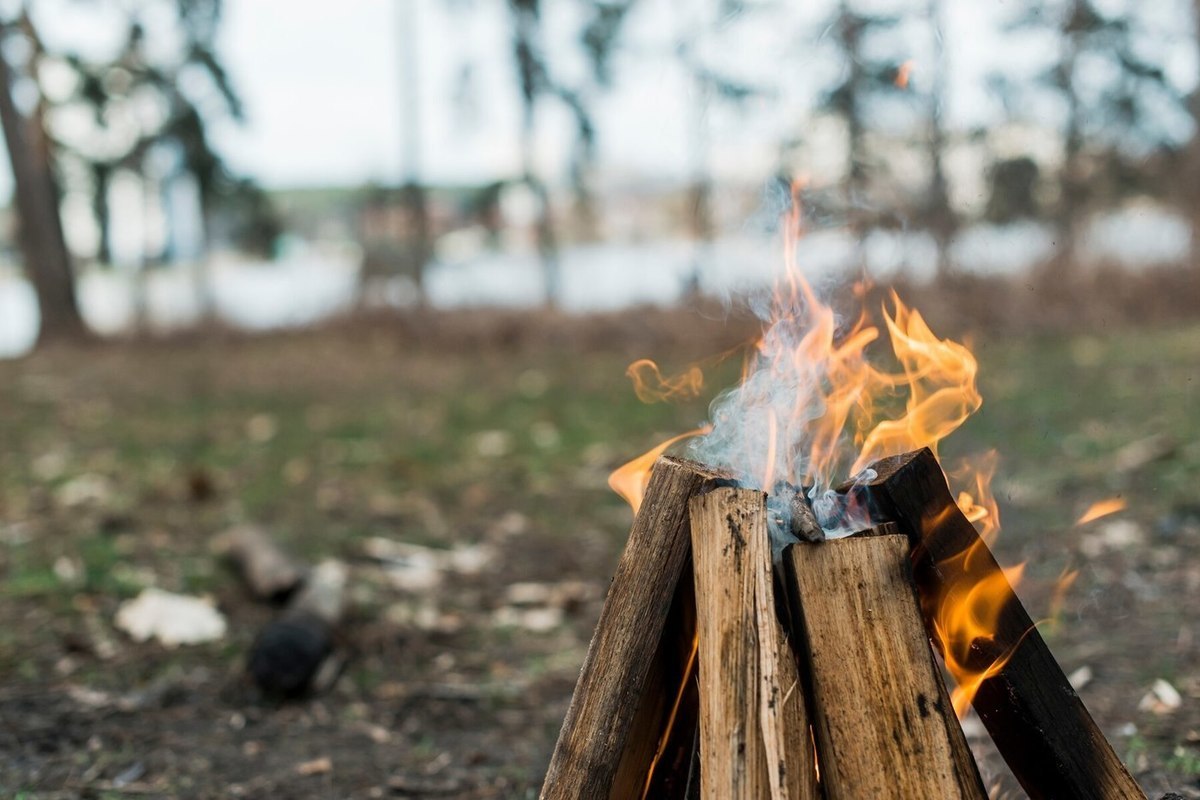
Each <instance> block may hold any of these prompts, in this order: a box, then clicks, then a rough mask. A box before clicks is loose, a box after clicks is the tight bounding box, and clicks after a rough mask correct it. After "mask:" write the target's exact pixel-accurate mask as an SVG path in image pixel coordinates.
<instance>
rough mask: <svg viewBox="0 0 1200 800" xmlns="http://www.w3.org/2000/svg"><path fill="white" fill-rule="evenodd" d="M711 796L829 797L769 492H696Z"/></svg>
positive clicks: (695, 549)
mask: <svg viewBox="0 0 1200 800" xmlns="http://www.w3.org/2000/svg"><path fill="white" fill-rule="evenodd" d="M691 523H692V553H693V567H694V570H695V583H696V620H697V623H696V627H697V633H698V637H699V693H700V763H701V764H702V765H703V769H704V772H703V780H702V781H701V793H700V796H701V797H702V798H708V799H709V800H725V799H726V798H729V799H731V800H736V798H759V797H772V798H780V799H781V800H782V799H785V798H786V799H787V800H800V799H802V800H810V798H817V797H819V796H820V790H819V788H818V785H817V780H816V770H815V768H814V763H813V751H812V742H811V739H810V736H809V725H808V718H807V712H806V710H805V707H804V691H803V689H802V688H801V687H800V685H799V676H798V673H797V669H796V661H795V656H794V655H793V653H792V651H791V648H790V647H789V646H788V643H787V641H786V639H785V638H784V635H783V631H782V628H781V626H780V624H779V620H778V617H777V615H776V611H775V597H774V588H773V583H774V581H773V577H772V569H771V546H770V541H769V539H768V534H767V507H766V495H764V494H763V493H762V492H758V491H753V490H748V489H731V488H722V489H716V490H714V491H711V492H708V493H706V494H702V495H699V496H697V497H695V498H693V499H692V501H691Z"/></svg>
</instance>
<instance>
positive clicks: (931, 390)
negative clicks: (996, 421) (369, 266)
mask: <svg viewBox="0 0 1200 800" xmlns="http://www.w3.org/2000/svg"><path fill="white" fill-rule="evenodd" d="M802 230H803V219H802V216H801V211H800V203H799V197H798V187H794V188H793V193H792V207H791V211H790V213H789V214H788V215H787V217H786V219H785V228H784V254H785V257H784V274H783V278H782V279H781V280H780V281H779V282H778V284H777V286H776V287H775V290H774V291H773V292H772V294H771V295H770V297H769V298H768V299H767V300H766V301H765V302H763V303H760V305H759V307H757V308H756V309H755V310H756V311H757V312H758V313H759V316H760V317H761V318H762V319H763V322H764V327H763V334H762V336H761V337H760V338H759V339H758V340H757V341H756V342H755V343H754V345H753V346H752V347H751V348H749V350H748V352H747V353H746V356H745V361H744V366H743V370H742V379H741V382H740V383H739V384H738V385H737V386H736V387H734V388H731V389H728V390H726V391H724V392H722V393H721V394H720V395H718V396H717V398H716V399H715V400H714V401H713V404H712V408H711V416H712V421H711V424H710V425H706V426H704V427H701V428H697V429H696V430H693V431H690V432H688V433H685V434H681V435H680V436H676V437H674V438H672V439H669V440H667V441H666V442H663V443H662V444H660V445H659V446H657V447H655V448H654V449H653V450H651V451H649V452H648V453H646V454H644V455H642V456H640V457H638V458H636V459H634V460H633V461H630V462H629V463H628V464H625V465H624V466H622V467H620V468H619V469H618V470H616V472H614V473H613V475H612V476H611V478H610V479H609V484H610V486H612V488H613V489H614V490H615V491H616V492H617V493H618V494H620V495H621V496H622V497H624V498H625V499H626V500H627V501H628V502H629V503H630V505H631V506H632V507H633V508H634V511H635V512H636V511H637V509H638V507H639V505H640V501H641V497H642V494H643V493H644V491H645V487H646V485H647V482H648V481H649V476H650V469H651V467H652V466H653V464H654V462H655V461H656V460H657V458H658V457H659V456H660V455H662V453H664V452H665V451H666V450H667V448H669V447H670V446H671V445H673V444H675V443H676V442H679V441H681V440H684V439H690V440H691V441H690V442H689V445H688V452H689V454H690V455H693V456H695V457H696V458H697V459H699V460H700V461H703V462H706V463H710V464H717V465H721V466H722V467H725V468H727V469H728V470H729V471H730V472H732V474H733V475H734V476H735V477H736V478H737V479H738V480H739V482H740V483H741V484H742V485H744V486H747V487H758V488H760V489H762V490H763V491H766V492H768V493H769V495H770V498H769V499H768V510H769V511H770V535H771V539H772V545H773V551H774V552H775V554H776V556H778V554H779V553H780V551H781V550H782V549H783V547H785V546H786V545H787V544H789V543H791V542H794V541H797V535H796V531H798V530H799V529H801V528H803V525H801V524H799V521H797V520H794V519H793V517H794V515H795V513H796V509H797V508H798V505H797V499H796V498H797V497H798V498H799V499H800V500H799V502H800V503H801V504H803V505H807V506H808V507H810V508H811V509H812V511H813V512H814V514H815V519H816V521H817V523H819V525H820V528H821V529H822V530H821V531H820V532H819V533H823V535H824V536H825V537H829V538H837V537H842V536H846V535H849V534H851V533H854V532H856V531H858V530H861V529H864V528H867V527H870V525H871V524H872V520H871V519H870V515H869V513H868V510H867V509H866V508H865V507H864V506H863V504H862V503H856V502H850V503H847V501H846V495H844V494H839V493H838V492H837V491H835V487H837V486H838V484H840V483H841V482H842V479H843V478H844V476H845V475H847V474H850V475H853V476H855V478H854V480H855V481H857V482H866V481H869V480H870V479H871V478H873V477H874V476H873V475H871V474H869V470H868V471H866V472H863V471H864V469H865V468H866V467H867V465H869V464H871V463H873V462H875V461H876V460H878V459H880V458H883V457H886V456H892V455H897V454H900V453H904V452H908V451H913V450H919V449H921V448H926V447H927V448H929V449H930V450H932V451H933V452H934V453H935V454H936V452H937V447H938V444H939V442H941V440H942V439H944V438H945V437H946V436H948V435H950V434H951V433H953V432H954V431H955V430H957V429H958V428H959V427H960V426H961V425H962V424H963V423H964V422H965V421H966V420H967V418H968V417H970V416H971V414H973V413H974V412H975V411H977V410H978V409H979V407H980V405H981V404H982V398H981V397H980V394H979V391H978V389H977V386H976V374H977V371H978V364H977V362H976V359H975V356H974V355H973V354H972V353H971V351H970V350H969V349H968V348H967V347H966V346H965V345H963V344H961V343H959V342H954V341H951V340H949V339H940V338H938V337H937V336H936V335H935V334H934V333H933V331H932V330H930V328H929V326H928V325H927V324H926V322H925V320H924V318H923V317H922V316H921V314H920V312H918V311H917V310H915V309H913V308H910V307H908V306H906V305H905V304H904V303H903V301H901V299H900V298H899V297H898V296H897V295H895V294H894V293H893V294H892V296H891V303H890V308H889V307H888V306H887V305H885V306H884V307H883V308H882V309H880V314H879V317H880V318H881V319H880V320H876V319H874V318H873V317H872V315H871V314H870V313H868V311H867V310H866V309H864V310H863V311H862V312H861V313H859V314H858V315H857V316H856V317H854V318H853V319H852V320H843V319H841V318H839V315H838V314H837V313H836V312H835V310H834V309H833V307H832V306H830V305H829V304H826V303H824V302H822V301H821V300H820V299H819V297H818V296H817V293H816V291H815V290H814V289H813V287H812V286H811V285H810V284H809V283H808V282H807V281H806V280H805V279H804V278H803V276H802V275H801V273H800V270H799V269H798V268H797V265H796V263H795V252H796V242H797V240H798V237H799V236H800V235H801V233H802ZM855 288H856V293H857V294H859V295H862V294H863V293H864V292H863V288H864V287H863V286H861V285H859V286H857V287H855ZM884 332H886V340H885V341H886V345H887V348H888V349H889V350H890V353H889V354H888V358H887V362H888V365H887V366H879V365H877V364H876V363H874V362H873V361H872V360H871V358H870V356H869V353H868V350H869V349H870V348H871V346H872V345H876V343H877V342H878V340H880V339H881V334H882V333H884ZM883 344H884V342H879V343H878V345H877V347H876V348H875V349H882V345H883ZM628 374H629V376H630V377H631V378H632V379H633V381H634V386H635V390H636V391H637V394H638V396H639V397H640V398H641V399H643V400H646V401H657V400H669V399H671V398H675V397H694V396H696V395H697V394H698V393H699V392H700V390H701V388H702V386H703V373H702V370H701V368H700V367H698V366H693V367H690V368H689V369H688V370H686V371H685V372H684V373H682V374H681V375H677V376H664V375H663V374H662V373H661V372H660V371H659V369H658V367H657V365H655V364H654V362H652V361H649V360H645V359H644V360H641V361H637V362H635V363H634V364H633V365H631V366H630V368H629V371H628ZM995 461H996V458H995V453H994V452H992V453H988V454H985V455H982V456H980V457H978V458H975V459H971V460H969V461H968V462H965V463H964V464H963V465H962V466H961V467H960V468H959V469H956V470H954V471H952V472H951V474H950V475H949V479H950V482H951V487H952V488H953V489H954V491H955V497H956V501H957V504H958V507H959V509H961V510H962V512H963V513H964V514H965V515H966V516H967V518H968V519H970V520H971V521H972V522H973V523H975V525H976V526H977V528H978V529H979V531H980V534H981V536H982V540H983V542H985V543H988V544H990V543H991V542H993V541H994V539H995V537H996V535H997V533H998V531H999V526H1000V520H999V512H998V509H997V507H996V503H995V500H994V498H993V496H992V492H991V490H990V482H991V479H992V476H993V474H994V472H995ZM856 496H857V495H855V494H854V493H851V495H850V497H852V498H853V497H856ZM1104 512H1105V509H1103V508H1101V509H1093V510H1092V511H1089V514H1094V515H1099V514H1100V513H1104ZM1085 516H1086V515H1085ZM1091 518H1095V517H1094V516H1093V517H1091ZM954 561H955V562H956V563H946V564H943V565H942V568H943V569H944V571H945V572H946V573H947V574H951V575H957V576H960V577H959V579H956V580H954V581H952V582H950V583H949V584H948V587H947V589H946V590H945V591H944V592H943V593H942V595H941V596H940V597H938V598H936V600H935V602H936V606H937V607H936V608H935V609H929V610H930V612H931V614H930V618H931V619H934V620H936V624H935V626H934V627H935V635H936V637H937V639H938V642H937V644H938V645H939V649H940V651H941V652H942V655H943V657H944V659H945V663H946V666H947V668H948V670H949V671H950V673H951V674H952V675H953V677H954V679H955V681H956V682H957V684H958V688H957V690H956V691H955V694H954V706H955V709H956V710H957V711H958V712H959V714H960V715H961V714H962V713H965V711H966V709H967V707H968V706H969V705H970V702H971V699H972V697H973V696H974V693H975V690H976V689H977V688H978V686H979V684H980V683H982V682H983V681H984V680H986V679H987V678H988V677H989V676H990V675H991V674H994V672H995V671H996V670H997V669H999V668H1000V667H1002V666H1003V664H1004V662H1005V660H1006V658H1007V657H1008V655H1009V652H994V648H989V647H988V642H989V641H990V639H991V638H992V635H993V631H994V628H995V622H996V618H997V615H998V614H999V613H1000V606H1001V605H1002V604H1003V602H1004V601H1005V600H1006V599H1007V597H1008V596H1009V587H1010V585H1015V583H1016V582H1017V581H1018V580H1019V579H1020V576H1021V571H1022V568H1021V566H1017V567H1014V568H1010V569H1007V570H1004V571H1003V572H1002V573H997V574H995V575H992V574H977V573H976V571H975V570H974V569H973V567H974V564H973V562H972V552H971V551H967V552H965V553H961V554H959V555H958V556H956V558H955V559H954Z"/></svg>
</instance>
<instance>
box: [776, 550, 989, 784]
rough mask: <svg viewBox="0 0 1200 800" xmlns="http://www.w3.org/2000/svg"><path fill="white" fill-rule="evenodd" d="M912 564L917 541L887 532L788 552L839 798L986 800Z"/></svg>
mask: <svg viewBox="0 0 1200 800" xmlns="http://www.w3.org/2000/svg"><path fill="white" fill-rule="evenodd" d="M891 530H892V531H895V529H894V528H892V529H891ZM908 556H909V547H908V541H907V539H906V538H905V537H904V536H903V535H901V534H899V533H898V532H891V533H889V532H888V531H887V528H884V529H875V530H872V531H870V532H867V533H864V534H858V535H855V536H851V537H848V538H844V539H834V540H831V541H827V542H823V543H814V544H808V543H803V542H802V543H799V544H795V545H792V546H791V547H789V548H788V549H787V550H786V551H785V552H784V567H785V569H786V571H787V577H786V579H785V583H786V585H787V588H788V591H789V594H790V595H791V605H792V615H793V619H794V620H795V621H796V623H797V627H798V628H799V630H798V631H796V632H795V635H796V636H797V638H798V639H800V640H801V641H802V642H803V650H804V652H805V654H806V656H807V661H808V667H809V670H810V684H811V689H810V696H811V698H812V708H813V731H814V735H815V739H816V745H817V757H818V759H819V762H820V768H821V781H822V784H823V786H824V789H825V796H826V797H827V798H829V800H842V799H843V798H859V797H871V798H896V800H906V798H913V797H931V798H932V797H937V798H970V800H983V799H984V798H986V797H987V793H986V792H985V791H984V788H983V783H982V781H981V780H980V777H979V772H978V770H977V768H976V766H975V762H974V760H973V759H972V757H971V754H970V750H969V749H968V747H967V742H966V739H965V738H964V736H963V732H962V728H961V727H960V726H959V724H958V720H957V719H955V717H954V712H953V710H952V708H951V705H950V697H949V695H948V694H947V692H946V687H945V685H944V684H943V683H942V680H941V673H940V670H939V668H938V665H937V662H936V661H935V659H934V656H933V651H932V650H931V649H930V647H929V641H928V639H927V637H926V634H925V627H924V624H923V623H922V620H921V612H920V609H919V607H918V605H917V597H916V592H915V591H914V586H913V579H912V573H911V568H910V566H909V558H908Z"/></svg>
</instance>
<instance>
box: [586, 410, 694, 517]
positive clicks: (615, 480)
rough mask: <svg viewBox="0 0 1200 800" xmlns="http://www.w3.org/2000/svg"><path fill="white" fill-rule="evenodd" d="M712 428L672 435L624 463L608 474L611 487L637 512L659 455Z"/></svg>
mask: <svg viewBox="0 0 1200 800" xmlns="http://www.w3.org/2000/svg"><path fill="white" fill-rule="evenodd" d="M710 430H712V428H711V427H709V426H707V425H703V426H701V427H699V428H696V429H695V430H693V431H688V432H687V433H681V434H679V435H678V436H672V437H671V438H670V439H667V440H666V441H665V442H663V443H662V444H660V445H658V446H656V447H653V448H651V449H650V450H648V451H646V452H645V453H643V454H642V455H640V456H638V457H637V458H635V459H633V460H632V461H629V462H627V463H625V464H622V465H621V466H620V467H617V469H616V470H615V471H614V472H613V473H612V474H611V475H609V476H608V486H609V488H610V489H612V490H613V491H614V492H616V493H617V494H619V495H621V497H623V498H625V502H627V503H629V505H630V506H631V507H632V508H633V513H634V514H636V513H637V512H638V509H639V508H641V507H642V497H643V496H645V494H646V486H647V485H648V484H649V483H650V472H651V470H653V469H654V462H655V461H658V457H659V456H661V455H662V454H663V453H665V452H667V448H668V447H670V446H671V445H673V444H675V443H676V442H679V441H682V440H684V439H688V438H691V437H692V436H702V435H704V434H706V433H708V432H709V431H710Z"/></svg>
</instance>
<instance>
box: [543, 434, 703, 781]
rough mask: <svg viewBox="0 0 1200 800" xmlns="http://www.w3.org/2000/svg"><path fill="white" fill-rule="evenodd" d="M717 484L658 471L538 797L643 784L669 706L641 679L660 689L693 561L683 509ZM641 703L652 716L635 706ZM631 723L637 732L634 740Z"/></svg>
mask: <svg viewBox="0 0 1200 800" xmlns="http://www.w3.org/2000/svg"><path fill="white" fill-rule="evenodd" d="M716 477H718V473H717V472H716V471H715V470H712V469H710V468H708V467H705V466H703V465H700V464H696V463H694V462H689V461H686V460H683V459H677V458H672V457H669V456H668V457H663V458H661V459H659V461H658V462H657V463H656V464H655V467H654V470H653V472H652V474H651V477H650V484H649V486H648V487H647V489H646V494H645V498H644V500H643V502H642V506H641V510H640V511H639V512H638V515H637V517H636V518H635V519H634V522H633V528H632V530H631V531H630V534H629V541H628V542H627V544H626V546H625V551H624V553H623V554H622V556H621V560H620V562H619V563H618V565H617V570H616V573H615V574H614V576H613V579H612V583H611V585H610V586H609V590H608V596H607V597H606V598H605V601H604V607H603V609H602V610H601V612H600V619H599V621H598V622H597V624H596V630H595V633H594V634H593V636H592V641H591V644H590V645H589V647H588V652H587V656H586V657H585V658H584V662H583V667H582V669H581V670H580V674H579V680H578V682H577V683H576V685H575V693H574V695H573V696H572V698H571V704H570V706H569V707H568V709H567V715H566V718H565V719H564V721H563V726H562V730H561V732H560V733H559V737H558V743H557V744H556V745H555V748H554V754H553V755H552V756H551V759H550V766H549V769H548V770H547V772H546V779H545V781H544V783H543V785H542V791H541V797H542V798H545V799H547V800H549V799H550V798H554V799H557V798H602V797H615V796H618V795H617V793H618V792H621V791H625V790H626V788H627V787H628V785H629V782H630V778H629V776H630V775H633V776H636V775H641V776H643V777H642V780H643V781H644V780H645V776H646V775H647V774H648V772H649V768H650V760H651V759H652V758H653V756H654V753H655V750H656V748H654V747H650V746H647V745H646V742H647V741H651V742H652V741H654V740H655V739H656V738H657V737H658V735H659V733H660V732H661V731H660V729H659V728H658V727H657V726H658V724H659V722H658V719H659V718H661V716H662V714H663V713H664V707H665V706H666V705H667V701H666V700H665V699H664V698H662V697H650V695H649V694H647V691H646V690H647V679H648V677H649V678H653V677H654V676H658V679H657V682H656V681H651V682H652V683H655V685H657V686H660V687H661V686H662V678H661V676H662V674H663V662H662V656H663V653H662V650H663V645H664V631H665V630H666V629H667V622H668V617H669V615H670V613H671V610H672V608H673V607H677V603H676V595H677V588H678V585H679V582H680V575H681V574H683V572H684V565H685V563H686V562H687V561H688V560H689V558H690V554H691V544H690V540H689V533H688V532H689V525H688V500H689V499H690V498H691V497H692V495H694V494H695V493H696V492H697V491H698V490H699V489H700V487H701V486H702V485H703V484H704V483H705V482H706V481H708V480H711V479H713V478H716ZM676 635H678V633H677V632H676ZM672 649H674V646H672ZM651 694H653V693H651ZM660 694H661V693H660ZM645 697H649V700H648V701H647V703H649V704H650V705H651V706H653V707H647V704H645V703H643V702H642V701H643V698H645ZM635 717H637V718H638V721H639V728H638V730H637V731H636V732H634V733H635V734H636V735H631V729H632V727H633V722H634V719H635ZM648 732H649V735H648ZM630 745H634V746H633V747H631V746H630ZM627 750H628V751H629V752H628V753H627V752H626V751H627ZM618 767H619V768H620V771H621V776H623V777H620V776H618ZM619 777H620V779H618V778H619ZM624 796H625V797H628V796H630V795H628V794H626V795H624ZM634 796H636V795H634Z"/></svg>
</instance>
